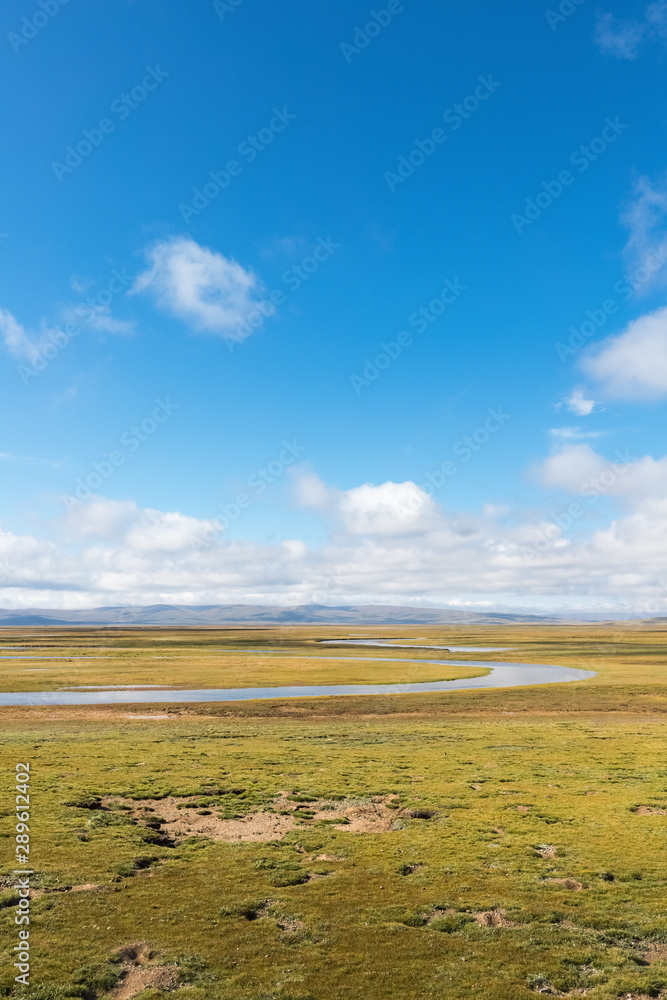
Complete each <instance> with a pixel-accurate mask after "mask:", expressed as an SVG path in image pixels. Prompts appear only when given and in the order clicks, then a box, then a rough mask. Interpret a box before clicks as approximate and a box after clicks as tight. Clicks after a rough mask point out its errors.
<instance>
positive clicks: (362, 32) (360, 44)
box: [339, 0, 412, 65]
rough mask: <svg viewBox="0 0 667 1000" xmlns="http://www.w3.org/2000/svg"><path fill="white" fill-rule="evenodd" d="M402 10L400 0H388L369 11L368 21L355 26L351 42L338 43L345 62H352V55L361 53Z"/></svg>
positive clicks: (403, 8)
mask: <svg viewBox="0 0 667 1000" xmlns="http://www.w3.org/2000/svg"><path fill="white" fill-rule="evenodd" d="M410 3H412V0H410ZM404 10H405V7H404V6H403V3H402V2H401V0H389V3H388V4H387V6H386V7H383V8H382V9H381V10H372V11H370V14H369V19H368V21H366V23H365V24H364V25H362V26H361V27H360V26H359V25H358V24H357V25H356V26H355V29H354V35H353V36H352V42H341V43H340V45H339V48H340V51H341V53H342V56H343V59H344V60H345V62H346V63H348V65H349V63H351V62H352V56H358V55H361V53H362V52H363V51H364V49H366V48H368V46H369V45H370V44H371V42H372V41H373V39H374V38H377V36H378V35H379V34H380V33H381V32H382V31H384V29H385V28H386V27H388V26H389V25H390V24H391V22H392V21H393V19H394V18H395V17H396V15H397V14H402V13H403V11H404Z"/></svg>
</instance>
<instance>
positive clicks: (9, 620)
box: [0, 604, 667, 628]
mask: <svg viewBox="0 0 667 1000" xmlns="http://www.w3.org/2000/svg"><path fill="white" fill-rule="evenodd" d="M631 617H632V616H631V615H628V614H607V615H603V614H597V615H596V614H593V613H591V614H583V613H582V614H572V615H567V617H565V616H560V615H524V614H511V613H508V614H501V613H495V612H477V611H457V610H454V609H449V608H415V607H407V608H404V607H395V606H394V605H391V604H356V605H348V606H345V607H339V608H330V607H325V606H324V605H321V604H300V605H297V606H296V607H292V608H284V607H270V606H264V605H259V604H258V605H255V604H207V605H194V606H189V605H185V604H153V605H149V606H148V607H123V606H120V607H111V608H91V609H88V610H85V611H62V610H59V609H57V610H52V609H49V608H26V609H25V610H22V611H11V610H4V609H0V627H2V626H5V627H9V626H47V625H48V626H53V625H125V626H132V625H135V626H139V625H161V626H163V627H165V628H168V627H172V628H174V627H179V626H197V625H198V626H200V627H201V628H207V627H209V628H210V627H215V626H217V625H358V626H360V625H502V624H507V625H510V624H527V625H530V624H533V625H539V624H552V625H553V624H557V623H561V622H562V623H564V622H568V621H569V622H573V621H590V622H595V621H599V622H602V621H614V620H617V621H618V620H621V619H628V618H631ZM666 620H667V619H664V618H662V619H660V618H656V619H653V621H655V622H656V623H659V622H664V621H666Z"/></svg>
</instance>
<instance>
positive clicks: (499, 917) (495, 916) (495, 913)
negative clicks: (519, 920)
mask: <svg viewBox="0 0 667 1000" xmlns="http://www.w3.org/2000/svg"><path fill="white" fill-rule="evenodd" d="M475 923H476V924H477V925H478V926H479V927H514V924H513V923H512V922H511V921H509V920H508V919H507V917H506V916H505V911H504V910H485V911H484V912H483V913H476V914H475Z"/></svg>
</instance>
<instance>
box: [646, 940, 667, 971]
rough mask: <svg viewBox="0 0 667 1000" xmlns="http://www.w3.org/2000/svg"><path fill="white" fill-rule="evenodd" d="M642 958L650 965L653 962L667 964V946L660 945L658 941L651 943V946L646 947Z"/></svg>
mask: <svg viewBox="0 0 667 1000" xmlns="http://www.w3.org/2000/svg"><path fill="white" fill-rule="evenodd" d="M642 958H643V959H644V961H645V962H648V963H649V965H651V964H652V963H653V962H667V944H660V943H659V942H657V941H656V942H651V944H649V945H647V946H646V950H645V951H644V953H643V954H642Z"/></svg>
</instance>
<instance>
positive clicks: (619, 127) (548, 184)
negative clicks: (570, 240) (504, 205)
mask: <svg viewBox="0 0 667 1000" xmlns="http://www.w3.org/2000/svg"><path fill="white" fill-rule="evenodd" d="M628 127H629V126H628V125H624V124H623V123H622V122H621V120H620V118H619V117H618V115H617V116H616V118H614V119H613V120H612V119H611V118H605V127H604V128H603V129H602V131H601V133H600V135H598V136H595V138H593V139H591V140H590V142H589V143H588V145H587V146H577V148H576V149H575V150H574V151H573V152H572V153H570V156H569V162H570V163H571V164H572V166H573V167H576V168H577V170H578V171H579V173H580V174H583V173H584V172H585V171H586V170H588V168H589V167H590V165H591V164H592V163H595V161H596V160H597V159H599V157H601V156H602V155H603V154H604V153H606V151H607V150H608V149H609V147H610V146H611V145H613V143H615V142H616V140H617V139H618V137H619V136H620V135H622V134H623V132H624V131H625V130H626V128H628ZM576 179H577V178H576V176H575V174H573V173H572V171H571V170H561V171H560V173H559V174H558V177H557V178H556V179H555V180H552V181H542V189H543V190H542V191H538V193H537V194H536V195H535V197H534V198H526V201H525V205H524V209H523V214H521V213H519V212H513V213H512V215H511V216H510V222H511V223H512V225H513V226H514V228H515V230H516V231H517V233H519V234H521V233H523V231H524V229H525V228H526V226H532V224H533V223H534V222H535V221H536V220H537V219H539V218H540V216H541V215H542V213H543V212H545V211H546V210H547V209H548V208H550V207H551V206H552V205H553V203H554V202H555V201H557V200H558V199H559V198H560V196H561V195H562V194H563V192H564V191H565V188H567V187H571V186H572V184H574V182H575V180H576Z"/></svg>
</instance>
